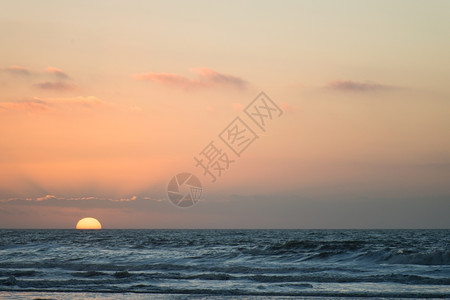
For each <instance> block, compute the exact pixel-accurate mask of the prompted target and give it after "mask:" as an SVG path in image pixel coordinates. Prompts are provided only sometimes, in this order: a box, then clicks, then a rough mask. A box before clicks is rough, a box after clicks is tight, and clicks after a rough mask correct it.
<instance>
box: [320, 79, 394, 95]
mask: <svg viewBox="0 0 450 300" xmlns="http://www.w3.org/2000/svg"><path fill="white" fill-rule="evenodd" d="M327 87H328V88H331V89H333V90H337V91H344V92H376V91H381V90H388V89H392V88H393V87H392V86H388V85H383V84H379V83H375V82H371V81H366V82H358V81H351V80H335V81H332V82H330V83H329V84H328V85H327Z"/></svg>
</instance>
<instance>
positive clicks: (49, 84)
mask: <svg viewBox="0 0 450 300" xmlns="http://www.w3.org/2000/svg"><path fill="white" fill-rule="evenodd" d="M35 86H36V87H38V88H40V89H43V90H53V91H61V92H62V91H73V90H75V89H76V86H74V85H71V84H67V83H64V82H59V81H46V82H43V83H38V84H36V85H35Z"/></svg>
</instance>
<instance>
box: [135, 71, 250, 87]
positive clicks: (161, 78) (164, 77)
mask: <svg viewBox="0 0 450 300" xmlns="http://www.w3.org/2000/svg"><path fill="white" fill-rule="evenodd" d="M191 71H193V72H195V73H197V78H195V79H192V78H188V77H185V76H181V75H178V74H174V73H154V72H147V73H141V74H136V75H134V76H133V77H134V79H136V80H147V81H153V82H157V83H161V84H165V85H170V86H177V87H181V88H185V89H194V88H213V87H234V88H239V89H242V88H245V87H246V85H247V82H246V81H245V80H244V79H242V78H240V77H237V76H233V75H229V74H223V73H219V72H216V71H214V70H212V69H209V68H200V69H192V70H191Z"/></svg>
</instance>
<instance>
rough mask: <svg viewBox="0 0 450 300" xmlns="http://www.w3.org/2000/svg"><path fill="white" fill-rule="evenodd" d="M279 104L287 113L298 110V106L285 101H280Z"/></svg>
mask: <svg viewBox="0 0 450 300" xmlns="http://www.w3.org/2000/svg"><path fill="white" fill-rule="evenodd" d="M280 106H281V109H282V110H283V111H284V112H287V113H295V112H297V111H299V110H300V108H299V107H298V106H297V105H294V104H289V103H287V102H281V104H280Z"/></svg>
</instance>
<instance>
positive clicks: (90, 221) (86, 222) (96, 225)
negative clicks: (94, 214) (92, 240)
mask: <svg viewBox="0 0 450 300" xmlns="http://www.w3.org/2000/svg"><path fill="white" fill-rule="evenodd" d="M76 228H77V229H102V224H100V222H99V221H98V220H97V219H95V218H83V219H81V220H80V221H78V223H77V227H76Z"/></svg>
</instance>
